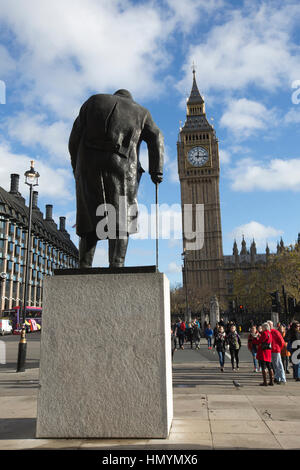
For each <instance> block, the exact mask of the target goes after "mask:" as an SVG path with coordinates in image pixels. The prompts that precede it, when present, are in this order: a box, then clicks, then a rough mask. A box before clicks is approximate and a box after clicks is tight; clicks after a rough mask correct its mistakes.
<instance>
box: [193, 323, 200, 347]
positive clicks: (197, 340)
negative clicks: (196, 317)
mask: <svg viewBox="0 0 300 470" xmlns="http://www.w3.org/2000/svg"><path fill="white" fill-rule="evenodd" d="M200 339H201V334H200V325H199V322H197V321H196V322H194V324H193V342H194V343H195V349H200Z"/></svg>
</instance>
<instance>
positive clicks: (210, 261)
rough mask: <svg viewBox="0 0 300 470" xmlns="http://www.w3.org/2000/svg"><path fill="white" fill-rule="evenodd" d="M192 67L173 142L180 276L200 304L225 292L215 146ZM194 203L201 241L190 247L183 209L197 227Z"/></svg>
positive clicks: (218, 173)
mask: <svg viewBox="0 0 300 470" xmlns="http://www.w3.org/2000/svg"><path fill="white" fill-rule="evenodd" d="M192 71H193V83H192V89H191V93H190V96H189V98H188V99H187V110H186V120H185V123H184V125H183V127H181V129H180V133H179V139H178V142H177V156H178V173H179V180H180V187H181V205H182V214H183V215H182V226H183V248H184V251H185V276H183V280H184V283H187V288H188V291H190V292H191V291H194V292H195V295H196V296H197V297H198V299H199V301H200V302H202V305H203V304H206V305H209V300H210V297H212V296H214V295H216V296H217V297H218V299H219V301H220V300H224V295H225V281H224V272H223V248H222V229H221V213H220V195H219V176H220V164H219V148H218V139H217V138H216V133H215V130H214V128H213V126H212V125H211V124H210V123H209V121H208V120H207V117H206V112H205V102H204V99H203V97H202V95H201V94H200V92H199V89H198V86H197V82H196V71H195V67H194V66H193V69H192ZM186 205H189V206H186ZM197 205H198V207H200V206H199V205H201V207H202V208H203V209H204V219H203V221H204V223H203V224H202V226H201V228H200V230H201V234H198V236H199V237H202V240H203V239H204V243H203V246H202V247H201V248H199V246H197V244H195V249H190V247H192V245H191V244H190V243H189V240H188V239H187V236H186V234H187V233H188V229H187V227H185V226H184V224H185V223H186V222H185V217H184V213H185V211H186V208H187V207H192V213H193V228H194V231H197V230H199V224H198V223H197V221H196V220H195V218H196V214H197ZM202 213H203V212H202ZM195 227H198V228H197V229H195Z"/></svg>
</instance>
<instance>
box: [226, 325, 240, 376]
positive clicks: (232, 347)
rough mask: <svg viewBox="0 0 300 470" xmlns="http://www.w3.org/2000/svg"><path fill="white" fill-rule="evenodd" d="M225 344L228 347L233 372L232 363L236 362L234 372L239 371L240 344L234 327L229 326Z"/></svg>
mask: <svg viewBox="0 0 300 470" xmlns="http://www.w3.org/2000/svg"><path fill="white" fill-rule="evenodd" d="M227 344H228V345H229V352H230V357H231V365H232V370H235V367H234V361H235V362H236V370H239V351H240V348H241V346H242V342H241V338H240V335H239V334H238V332H237V331H236V326H235V325H231V328H230V332H229V333H228V335H227Z"/></svg>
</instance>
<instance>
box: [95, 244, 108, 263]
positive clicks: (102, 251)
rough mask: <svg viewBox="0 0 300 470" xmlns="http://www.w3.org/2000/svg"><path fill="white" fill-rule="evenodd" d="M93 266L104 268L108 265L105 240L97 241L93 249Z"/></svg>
mask: <svg viewBox="0 0 300 470" xmlns="http://www.w3.org/2000/svg"><path fill="white" fill-rule="evenodd" d="M93 267H94V268H98V267H99V268H106V267H108V243H107V241H98V243H97V248H96V251H95V256H94V261H93Z"/></svg>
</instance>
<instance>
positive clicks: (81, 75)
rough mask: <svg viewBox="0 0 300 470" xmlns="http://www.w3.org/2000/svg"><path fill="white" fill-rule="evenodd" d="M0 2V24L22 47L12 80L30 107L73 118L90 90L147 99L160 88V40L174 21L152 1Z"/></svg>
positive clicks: (163, 58) (163, 64)
mask: <svg viewBox="0 0 300 470" xmlns="http://www.w3.org/2000/svg"><path fill="white" fill-rule="evenodd" d="M0 6H1V22H2V23H4V22H5V24H6V26H8V27H9V28H10V30H11V32H12V33H13V34H14V35H15V38H16V41H17V43H19V44H21V45H22V46H23V49H22V50H21V54H20V59H19V61H18V76H19V79H18V83H17V85H18V86H19V87H21V86H25V87H26V88H27V90H26V91H27V93H26V98H25V99H26V103H27V104H30V103H31V102H34V103H35V104H38V105H42V106H46V107H48V108H50V109H51V110H52V111H55V112H56V113H57V114H59V116H60V117H69V118H70V117H74V116H75V114H76V113H77V111H78V107H79V105H80V104H81V103H82V99H83V97H85V98H87V97H88V96H89V95H90V92H91V91H93V92H105V91H109V92H111V91H114V90H115V89H118V88H128V89H130V90H131V91H132V92H133V95H134V97H136V96H137V97H145V96H149V95H151V96H154V95H156V94H158V93H160V92H161V90H162V89H163V87H164V84H163V82H162V80H161V79H160V80H158V79H157V78H156V74H157V72H158V71H160V70H162V69H163V68H165V67H166V66H167V64H168V63H169V56H168V54H167V52H166V49H165V47H164V44H165V41H167V40H168V35H169V32H170V28H171V27H172V23H171V21H166V20H165V19H164V18H163V15H162V14H161V11H160V9H159V8H157V5H154V4H152V2H149V3H143V4H136V3H132V2H130V1H128V0H119V1H114V2H105V1H96V0H86V1H85V2H82V1H80V0H64V1H63V2H58V1H54V2H50V3H49V2H40V1H38V0H27V1H26V2H21V3H20V2H19V1H17V0H11V1H10V2H6V1H5V0H1V1H0ZM23 97H24V94H22V95H21V98H23Z"/></svg>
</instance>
